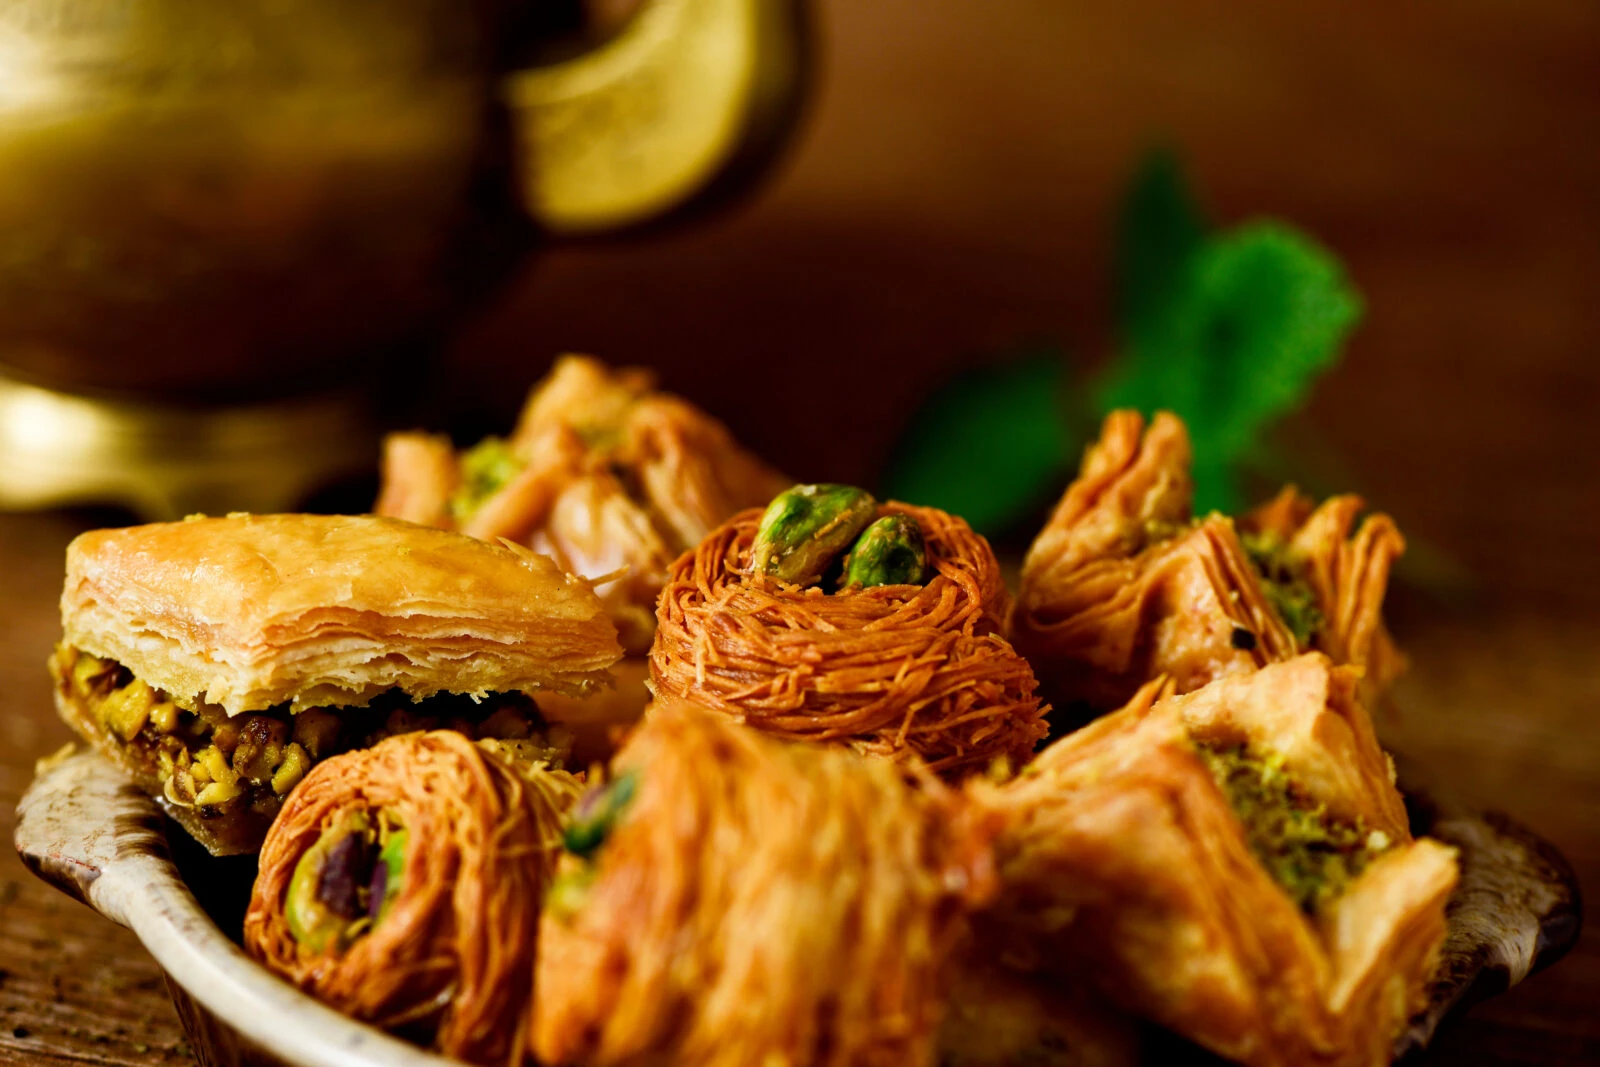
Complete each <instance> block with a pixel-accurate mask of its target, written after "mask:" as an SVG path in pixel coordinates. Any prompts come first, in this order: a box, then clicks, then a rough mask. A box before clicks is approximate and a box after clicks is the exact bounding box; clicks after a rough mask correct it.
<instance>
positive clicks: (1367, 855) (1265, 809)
mask: <svg viewBox="0 0 1600 1067" xmlns="http://www.w3.org/2000/svg"><path fill="white" fill-rule="evenodd" d="M1197 750H1198V751H1199V753H1200V757H1201V759H1203V760H1204V761H1205V763H1206V766H1207V767H1208V768H1209V769H1210V771H1211V776H1212V777H1213V778H1215V779H1216V782H1217V785H1218V786H1220V787H1221V788H1222V792H1223V794H1224V795H1225V796H1226V797H1227V798H1228V804H1229V806H1230V807H1232V808H1233V811H1234V814H1235V815H1237V816H1238V817H1239V821H1240V822H1241V823H1243V824H1244V828H1245V833H1246V835H1247V836H1248V837H1249V840H1250V851H1251V852H1252V853H1254V854H1255V857H1256V858H1257V859H1258V860H1260V861H1261V864H1262V866H1264V867H1265V868H1266V869H1267V873H1268V874H1270V875H1272V878H1273V880H1274V881H1276V882H1277V883H1278V884H1279V885H1281V886H1282V887H1283V889H1284V891H1285V892H1286V893H1288V894H1289V896H1290V897H1292V898H1293V899H1294V902H1295V903H1296V904H1298V905H1299V906H1300V910H1302V911H1304V912H1305V913H1306V914H1308V915H1314V914H1316V913H1317V911H1319V910H1320V909H1321V908H1322V907H1323V906H1324V905H1325V904H1328V903H1330V902H1331V901H1333V900H1334V899H1336V898H1337V897H1338V896H1339V895H1340V894H1341V893H1343V892H1344V890H1345V889H1346V888H1347V887H1348V886H1349V884H1350V883H1351V882H1352V881H1354V880H1355V878H1356V877H1357V876H1358V875H1359V874H1360V873H1361V872H1362V871H1363V870H1365V869H1366V866H1367V864H1369V863H1371V862H1372V860H1373V859H1375V858H1376V857H1377V856H1379V855H1381V854H1382V853H1383V852H1385V851H1387V850H1388V849H1389V847H1390V846H1391V845H1392V844H1393V842H1392V841H1390V840H1389V838H1388V835H1386V834H1384V833H1383V832H1382V831H1378V830H1371V831H1369V830H1368V829H1367V827H1366V826H1365V825H1363V824H1362V823H1361V822H1360V821H1359V820H1355V821H1351V820H1347V819H1340V818H1336V817H1335V816H1333V815H1331V814H1329V813H1328V811H1327V810H1326V809H1325V808H1323V807H1322V805H1320V804H1316V803H1313V802H1311V801H1309V800H1307V799H1306V798H1305V797H1304V796H1303V795H1301V794H1300V793H1299V792H1298V791H1297V790H1296V788H1295V785H1294V782H1293V780H1291V779H1290V777H1289V776H1288V774H1286V773H1285V772H1284V770H1283V767H1282V765H1281V763H1280V761H1278V760H1276V759H1273V758H1271V757H1270V756H1268V757H1262V756H1258V755H1256V754H1254V753H1252V752H1250V751H1249V750H1248V749H1247V748H1245V747H1244V746H1239V745H1236V746H1233V747H1228V748H1219V747H1213V746H1208V745H1199V746H1198V749H1197Z"/></svg>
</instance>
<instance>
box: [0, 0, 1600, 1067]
mask: <svg viewBox="0 0 1600 1067" xmlns="http://www.w3.org/2000/svg"><path fill="white" fill-rule="evenodd" d="M819 13H820V18H819V24H820V30H821V35H822V38H823V41H824V44H825V45H826V47H827V51H826V59H825V61H824V63H823V67H822V75H823V78H822V81H821V83H820V93H819V97H818V101H817V105H816V107H815V109H814V111H813V114H812V116H811V121H810V123H809V125H808V127H807V130H806V133H805V137H804V139H803V141H802V142H801V144H800V145H799V147H798V150H797V152H796V153H795V155H794V156H793V157H792V158H791V159H790V160H789V161H788V163H787V165H786V166H785V167H784V169H783V170H782V172H781V173H780V174H778V175H777V176H776V180H775V181H774V182H773V183H772V184H771V185H769V186H768V188H767V189H766V190H764V191H763V192H762V193H761V195H759V196H758V197H756V198H754V199H753V200H751V201H749V202H748V203H746V204H745V205H743V206H742V207H740V208H739V209H737V210H735V211H732V212H730V213H727V214H724V215H723V216H721V217H719V218H716V219H712V220H710V221H709V222H706V223H704V224H702V225H701V226H700V227H699V228H697V229H695V230H693V231H677V232H666V233H659V234H652V235H646V236H641V237H639V238H636V239H633V240H628V241H620V242H612V243H608V244H605V245H602V246H595V247H579V246H573V247H569V248H562V249H556V250H553V251H552V252H550V253H549V254H548V255H546V256H545V257H544V258H543V259H542V260H541V261H540V262H539V263H538V264H537V265H536V266H535V267H534V268H533V269H532V270H531V271H530V272H529V276H528V277H527V279H526V280H525V282H524V284H522V285H521V286H519V287H518V289H517V290H516V291H515V292H514V293H513V294H512V299H510V300H509V301H506V302H505V303H503V304H502V305H501V306H499V307H498V308H497V309H496V310H495V312H494V313H493V314H491V315H489V316H488V317H486V318H485V319H484V321H483V322H482V323H480V324H479V325H478V326H477V327H476V328H474V329H473V330H472V331H470V333H469V334H468V336H467V337H465V338H464V339H463V341H462V344H461V345H460V348H459V351H458V352H457V353H456V358H455V363H454V366H455V370H454V371H453V372H452V374H451V376H450V378H449V380H448V381H447V382H446V383H445V385H446V386H448V388H445V389H442V390H441V391H440V392H441V395H442V396H444V397H446V401H445V402H446V403H449V402H450V401H451V399H452V398H453V400H454V401H455V402H457V404H458V406H459V404H460V402H461V401H462V400H463V399H464V398H465V399H467V400H470V401H471V402H473V403H480V398H483V397H494V398H498V399H495V400H491V401H488V402H486V403H482V404H481V406H482V407H483V408H484V409H485V410H486V411H487V413H488V414H490V415H491V416H495V417H499V418H502V419H509V417H510V412H511V408H512V407H513V405H514V403H515V398H516V396H517V395H518V394H519V393H520V391H521V390H522V389H523V388H524V387H525V386H526V384H527V383H528V382H529V381H530V380H531V379H532V378H533V377H534V376H535V375H536V374H537V373H538V372H539V371H540V370H541V369H542V367H543V365H544V363H545V362H546V361H547V360H548V357H549V356H550V354H551V353H552V352H553V351H556V350H559V349H561V348H566V347H573V346H577V347H582V348H587V349H590V350H593V351H596V352H598V353H601V354H603V355H605V356H607V357H608V358H611V359H613V360H631V361H638V362H646V363H652V364H654V365H656V366H658V367H660V368H662V370H663V373H664V375H665V376H666V378H667V381H668V384H670V385H673V386H674V387H676V388H678V389H679V390H680V391H683V392H686V393H689V394H691V395H692V396H694V397H695V398H696V399H698V400H701V401H702V402H704V403H705V404H707V406H709V407H711V408H712V409H713V410H714V411H715V412H717V413H718V414H719V415H721V416H723V417H724V418H725V419H727V420H728V421H729V422H730V423H731V424H732V426H733V427H734V429H735V431H736V432H737V433H738V434H739V435H740V436H741V437H743V438H744V439H745V440H746V441H748V442H749V443H750V444H751V445H753V446H755V447H756V448H758V449H759V450H761V451H763V452H765V453H766V454H768V455H769V456H771V457H772V458H773V459H774V460H775V461H776V462H778V463H780V464H781V465H783V466H784V467H785V468H786V469H788V470H791V471H793V472H795V473H796V474H798V475H802V476H805V477H808V478H818V479H820V478H829V479H834V480H843V481H870V480H871V478H872V477H873V475H874V473H875V471H876V470H877V469H878V466H879V464H880V463H881V462H882V459H883V457H884V455H885V454H886V452H887V449H888V448H889V445H890V443H891V442H892V440H893V438H894V436H895V434H896V433H897V432H898V428H899V426H900V425H901V423H902V421H903V420H904V418H905V417H906V415H907V414H908V413H909V412H910V410H912V408H913V407H914V405H915V403H916V401H917V399H918V397H919V396H920V395H921V394H922V393H923V392H924V391H925V390H926V389H927V388H929V387H930V386H931V384H932V383H933V382H935V381H937V380H938V378H939V377H940V376H941V375H943V374H945V373H947V372H948V371H949V370H950V369H952V368H953V367H955V366H957V365H959V364H960V363H961V362H963V361H965V360H968V359H971V358H973V357H974V355H975V354H980V353H985V352H992V351H995V350H998V349H1001V348H1003V347H1005V346H1006V345H1008V344H1011V343H1013V342H1016V341H1019V340H1024V339H1030V338H1034V337H1038V336H1041V335H1044V336H1053V337H1056V338H1058V339H1061V340H1063V341H1065V342H1067V343H1069V344H1070V345H1071V346H1072V347H1073V348H1074V349H1075V350H1076V351H1078V352H1080V353H1083V354H1084V356H1085V358H1093V355H1094V354H1095V353H1097V352H1100V351H1103V350H1104V347H1105V345H1106V338H1107V328H1106V322H1107V316H1106V308H1107V306H1108V300H1109V293H1108V290H1107V264H1108V257H1109V251H1108V244H1107V240H1106V232H1107V228H1108V220H1109V218H1110V213H1111V211H1112V207H1113V204H1114V198H1115V194H1116V190H1117V189H1118V188H1119V187H1120V184H1121V182H1122V181H1123V179H1124V178H1125V176H1126V173H1127V171H1128V169H1129V167H1130V166H1131V162H1132V160H1133V158H1134V157H1135V155H1136V154H1137V152H1138V150H1139V148H1140V146H1141V145H1142V144H1145V143H1147V142H1148V140H1149V139H1150V138H1151V136H1153V135H1156V134H1165V135H1166V137H1167V138H1168V139H1169V140H1170V141H1172V142H1174V143H1175V144H1177V145H1178V146H1179V147H1180V148H1181V149H1182V150H1183V151H1184V153H1185V154H1186V156H1187V157H1188V158H1189V159H1190V160H1191V162H1192V165H1193V167H1194V169H1195V171H1196V174H1197V178H1198V180H1199V182H1200V184H1201V186H1202V188H1203V189H1204V190H1205V194H1206V195H1205V199H1206V201H1207V203H1208V204H1209V205H1210V206H1211V207H1212V208H1213V210H1214V212H1215V214H1216V215H1217V216H1218V217H1220V218H1221V219H1224V220H1231V219H1236V218H1239V217H1241V216H1245V215H1251V214H1256V213H1260V212H1271V213H1276V214H1281V215H1283V216H1286V217H1288V218H1292V219H1294V220H1295V221H1296V222H1298V223H1300V224H1302V225H1304V226H1306V227H1307V228H1309V229H1311V230H1312V231H1314V232H1316V233H1317V234H1319V235H1320V236H1321V237H1322V238H1323V239H1324V240H1325V241H1326V242H1327V243H1328V244H1330V245H1331V246H1332V247H1334V248H1336V249H1337V250H1339V252H1340V253H1341V254H1342V255H1343V256H1344V257H1345V259H1346V260H1347V262H1348V263H1349V264H1350V268H1351V271H1352V274H1353V276H1354V278H1355V279H1356V281H1357V283H1358V284H1359V285H1360V286H1361V287H1362V288H1363V290H1364V291H1365V293H1366V295H1367V301H1368V319H1367V322H1366V324H1365V325H1364V326H1363V328H1362V330H1361V332H1360V334H1359V336H1358V337H1357V339H1356V340H1355V342H1354V344H1353V345H1352V346H1351V349H1350V352H1349V354H1348V357H1347V359H1346V361H1345V363H1344V365H1343V366H1342V367H1341V368H1340V369H1339V370H1338V371H1337V372H1336V373H1335V374H1333V375H1332V376H1330V378H1329V379H1328V380H1327V381H1326V382H1325V383H1324V385H1323V387H1322V389H1321V390H1320V392H1319V394H1318V397H1317V399H1316V401H1315V403H1314V404H1313V405H1312V407H1311V409H1310V411H1309V412H1308V413H1307V415H1306V416H1305V419H1304V421H1303V423H1302V428H1307V427H1309V428H1311V429H1314V430H1315V431H1317V432H1318V434H1319V435H1320V437H1321V438H1322V439H1323V440H1324V441H1325V442H1326V443H1327V445H1328V447H1329V448H1330V449H1331V450H1332V452H1333V453H1334V454H1335V455H1337V456H1338V457H1339V459H1340V460H1341V462H1342V463H1343V464H1344V466H1345V467H1347V468H1348V470H1349V472H1350V479H1351V481H1352V484H1353V486H1354V487H1356V488H1359V489H1360V490H1362V491H1363V492H1365V493H1366V494H1367V495H1368V497H1369V498H1370V499H1372V500H1373V501H1374V502H1375V503H1376V504H1378V505H1380V506H1382V507H1383V508H1385V509H1386V510H1388V511H1390V512H1391V513H1393V514H1394V515H1395V516H1396V518H1397V519H1398V520H1399V522H1400V524H1401V526H1402V528H1403V529H1405V530H1406V531H1407V533H1408V535H1410V536H1411V537H1412V539H1413V541H1414V542H1415V543H1418V544H1421V545H1423V546H1425V547H1426V549H1427V551H1428V553H1429V554H1431V555H1433V556H1435V557H1442V558H1445V559H1447V560H1449V561H1452V562H1453V563H1454V564H1455V565H1456V566H1457V567H1458V568H1459V569H1460V570H1461V571H1464V572H1466V573H1468V574H1470V575H1472V576H1473V585H1472V587H1471V589H1470V590H1465V591H1458V592H1457V593H1455V594H1452V596H1450V597H1440V596H1439V595H1437V594H1436V593H1430V592H1425V591H1422V592H1419V591H1417V590H1415V589H1411V590H1406V589H1402V590H1401V591H1400V593H1399V595H1398V597H1397V598H1396V603H1395V604H1394V605H1393V607H1394V610H1393V611H1392V613H1391V614H1392V621H1393V624H1394V629H1395V630H1396V632H1397V634H1398V636H1399V639H1400V641H1401V642H1402V644H1403V645H1404V646H1405V647H1406V648H1407V650H1408V651H1409V652H1410V654H1411V657H1412V660H1413V670H1412V672H1411V674H1410V675H1409V676H1408V677H1407V678H1406V679H1405V680H1404V682H1403V683H1402V685H1401V687H1400V690H1399V693H1398V704H1399V706H1400V709H1401V717H1400V718H1399V719H1398V720H1397V721H1395V722H1391V723H1388V724H1386V731H1387V734H1388V737H1389V739H1390V741H1391V742H1392V743H1394V744H1396V745H1397V746H1399V747H1401V748H1403V749H1404V750H1405V751H1406V752H1408V753H1410V754H1411V755H1412V756H1413V757H1415V758H1416V759H1417V760H1419V761H1421V762H1422V763H1424V764H1426V765H1427V766H1429V767H1430V768H1431V769H1432V770H1433V772H1434V773H1435V775H1436V776H1437V777H1438V778H1439V779H1441V780H1442V781H1443V783H1444V784H1446V785H1447V786H1450V787H1453V788H1455V789H1456V790H1457V791H1459V792H1461V793H1463V794H1464V795H1466V796H1468V797H1471V798H1476V799H1478V800H1480V801H1482V802H1483V803H1486V804H1490V805H1494V806H1498V807H1501V808H1503V809H1505V810H1507V811H1509V812H1511V813H1513V814H1515V815H1517V816H1518V817H1520V818H1522V819H1523V820H1525V821H1526V822H1527V823H1528V824H1530V825H1531V826H1533V827H1535V828H1536V829H1538V830H1539V831H1540V832H1542V833H1544V834H1545V835H1547V836H1548V837H1549V838H1550V839H1551V840H1552V841H1553V842H1555V843H1556V844H1557V845H1558V846H1559V847H1560V848H1561V849H1562V850H1563V851H1565V853H1566V854H1567V856H1568V857H1569V858H1570V859H1571V860H1572V862H1573V864H1574V865H1575V866H1576V867H1577V869H1578V871H1579V874H1580V876H1581V877H1582V878H1583V879H1584V881H1585V883H1586V885H1587V886H1588V887H1589V889H1590V891H1591V893H1590V895H1591V899H1594V898H1595V897H1596V896H1600V603H1597V593H1600V589H1597V584H1600V582H1597V580H1600V491H1597V490H1600V300H1596V297H1595V294H1596V293H1597V292H1600V257H1597V254H1596V247H1597V243H1600V242H1597V238H1600V138H1597V137H1596V136H1595V131H1596V130H1597V129H1600V81H1597V75H1600V6H1597V5H1595V4H1594V3H1593V2H1592V0H1525V2H1522V3H1518V4H1515V5H1511V4H1500V5H1484V4H1477V5H1475V4H1462V3H1460V2H1459V0H1419V2H1417V3H1413V4H1407V5H1403V6H1400V7H1397V6H1396V5H1382V4H1378V3H1375V2H1373V3H1359V2H1358V3H1354V4H1344V5H1319V6H1318V9H1317V10H1312V9H1311V8H1308V7H1307V6H1305V5H1289V6H1285V5H1282V4H1281V3H1277V2H1274V0H1229V2H1227V3H1225V4H1223V5H1183V4H1176V3H1174V4H1168V5H1163V6H1162V8H1160V9H1151V8H1150V6H1149V5H1110V4H1101V5H1088V4H1082V5H1073V4H1063V3H1061V2H1060V0H985V3H984V4H981V5H980V4H971V3H963V2H962V0H874V2H873V3H859V2H851V0H825V2H822V3H820V4H819ZM780 390H781V391H780ZM774 396H782V397H784V398H785V399H783V400H781V401H777V400H773V399H771V398H772V397H774ZM840 396H843V397H846V398H848V399H849V400H850V401H851V403H850V404H849V405H848V410H847V412H846V413H845V414H840V415H835V411H837V410H840V409H838V408H836V407H834V406H833V404H834V401H833V399H832V398H834V397H840ZM868 402H870V403H868ZM864 404H865V405H866V406H865V407H864V406H863V405H864ZM863 411H866V412H868V414H863ZM96 521H97V520H96V518H95V517H93V516H84V515H59V514H52V515H35V516H11V517H5V516H0V607H3V609H4V610H0V836H4V837H7V838H8V837H9V826H10V820H11V808H12V805H13V803H14V801H15V799H16V797H17V796H18V794H19V793H20V792H21V791H22V789H23V788H24V787H25V786H26V784H27V782H28V780H29V778H30V776H31V770H32V764H33V761H34V759H35V758H37V757H39V756H41V755H44V754H47V753H49V752H51V751H52V750H54V749H55V748H56V747H57V746H58V745H59V744H61V743H62V742H63V741H64V740H66V737H67V733H66V730H65V728H64V727H62V726H60V725H59V724H58V723H57V722H56V721H55V720H54V717H53V715H52V713H51V711H50V707H49V691H48V687H47V685H46V682H45V677H44V672H43V660H44V657H45V655H46V654H47V652H48V649H49V646H50V644H51V642H52V640H53V638H54V636H55V633H56V620H55V607H54V601H55V595H56V592H57V589H58V582H59V579H60V568H61V551H62V548H63V547H64V545H65V544H66V541H67V540H68V538H69V537H70V536H71V535H72V534H73V533H74V532H75V531H76V530H78V529H80V528H83V527H84V526H85V525H88V524H93V523H95V522H96ZM99 521H103V518H102V519H101V520H99ZM1589 917H1590V919H1591V920H1593V919H1594V918H1595V917H1596V912H1595V909H1594V908H1593V907H1592V906H1591V908H1590V911H1589ZM0 946H3V947H0V1061H12V1062H30V1063H32V1062H44V1063H68V1062H90V1063H127V1064H141V1065H143V1064H153V1063H180V1062H186V1060H187V1052H186V1049H185V1048H184V1046H183V1044H182V1034H181V1032H180V1031H179V1029H178V1026H177V1022H176V1020H175V1018H174V1016H173V1013H172V1010H171V1008H170V1007H169V1006H168V1004H167V1002H166V998H165V993H164V991H163V989H162V979H161V975H160V973H159V971H158V970H157V969H156V967H155V965H154V964H153V963H152V962H151V961H150V959H149V958H148V957H147V956H146V955H145V954H144V952H143V951H142V950H141V948H140V947H139V945H138V943H137V942H136V941H135V940H134V939H133V937H132V936H131V935H130V934H128V933H127V932H126V931H124V930H121V929H119V928H117V927H114V926H112V925H111V924H110V923H108V922H106V921H104V920H102V919H100V918H98V917H97V916H95V915H94V914H93V913H91V912H89V911H88V910H86V909H84V908H83V907H81V906H80V905H77V904H74V903H72V902H71V901H69V900H67V899H66V898H65V897H62V896H60V895H59V894H56V893H54V892H53V891H51V890H48V889H47V888H45V887H44V886H43V885H42V884H41V883H38V882H36V881H35V880H33V879H32V878H31V877H29V876H28V875H27V874H26V873H25V872H24V871H23V870H22V868H21V867H20V865H19V864H18V863H17V862H16V860H15V859H14V857H13V856H12V855H11V853H10V850H9V849H0ZM1596 1008H1600V926H1597V925H1596V924H1595V923H1594V922H1593V921H1591V923H1590V926H1589V929H1588V930H1587V931H1586V933H1585V936H1584V938H1583V940H1582V941H1581V942H1580V944H1579V946H1578V948H1577V949H1576V950H1575V951H1574V952H1573V954H1572V955H1571V956H1570V957H1569V958H1568V959H1567V960H1566V961H1564V962H1563V963H1561V964H1560V965H1559V966H1557V967H1556V968H1554V969H1553V970H1551V971H1549V972H1546V973H1544V974H1541V975H1539V976H1537V977H1535V978H1534V979H1532V980H1531V981H1529V982H1528V983H1527V984H1526V985H1525V986H1523V987H1521V988H1519V989H1517V990H1515V991H1514V992H1512V993H1511V994H1509V995H1507V996H1504V997H1501V998H1497V999H1495V1000H1493V1001H1490V1002H1488V1003H1485V1004H1483V1005H1481V1006H1480V1007H1478V1008H1477V1009H1475V1010H1474V1011H1473V1012H1472V1013H1471V1014H1470V1015H1469V1016H1467V1017H1466V1018H1465V1019H1464V1020H1460V1021H1458V1022H1457V1023H1456V1024H1455V1025H1454V1026H1453V1027H1451V1028H1450V1029H1449V1030H1448V1031H1447V1032H1446V1033H1445V1034H1444V1035H1443V1036H1442V1037H1441V1039H1440V1041H1439V1043H1438V1045H1437V1046H1436V1048H1435V1050H1434V1051H1433V1052H1432V1053H1431V1054H1430V1055H1429V1056H1428V1057H1427V1062H1429V1063H1438V1064H1445V1063H1451V1064H1492V1063H1580V1062H1600V1012H1597V1011H1596Z"/></svg>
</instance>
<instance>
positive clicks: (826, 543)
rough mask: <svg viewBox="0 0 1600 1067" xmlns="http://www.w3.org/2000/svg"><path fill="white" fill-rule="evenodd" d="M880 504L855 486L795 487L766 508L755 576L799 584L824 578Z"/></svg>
mask: <svg viewBox="0 0 1600 1067" xmlns="http://www.w3.org/2000/svg"><path fill="white" fill-rule="evenodd" d="M877 507H878V502H877V501H876V500H874V499H873V498H872V494H871V493H868V492H867V491H866V490H865V489H857V488H856V487H855V486H852V485H797V486H795V487H794V488H793V489H786V490H784V491H783V492H781V493H779V494H778V495H777V497H775V498H774V499H773V501H772V503H771V504H768V505H767V511H766V514H764V515H762V516H761V525H760V526H759V527H758V528H757V529H756V540H755V544H754V545H753V546H752V547H751V557H750V558H751V563H752V566H753V567H754V568H755V570H756V571H757V573H760V574H770V575H771V576H772V577H774V578H777V579H778V580H780V581H784V582H789V583H791V584H793V585H798V586H810V585H815V584H816V583H817V582H819V581H821V580H822V575H823V574H824V573H825V572H826V571H827V569H828V566H829V564H831V563H832V562H833V561H834V560H835V559H836V558H838V556H839V554H840V553H842V552H843V551H844V550H845V549H847V548H849V547H850V544H851V542H853V541H854V540H855V539H856V537H857V536H859V535H860V533H861V531H862V530H864V529H866V527H867V525H868V524H869V523H871V522H872V516H873V514H874V513H875V512H876V511H877Z"/></svg>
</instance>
